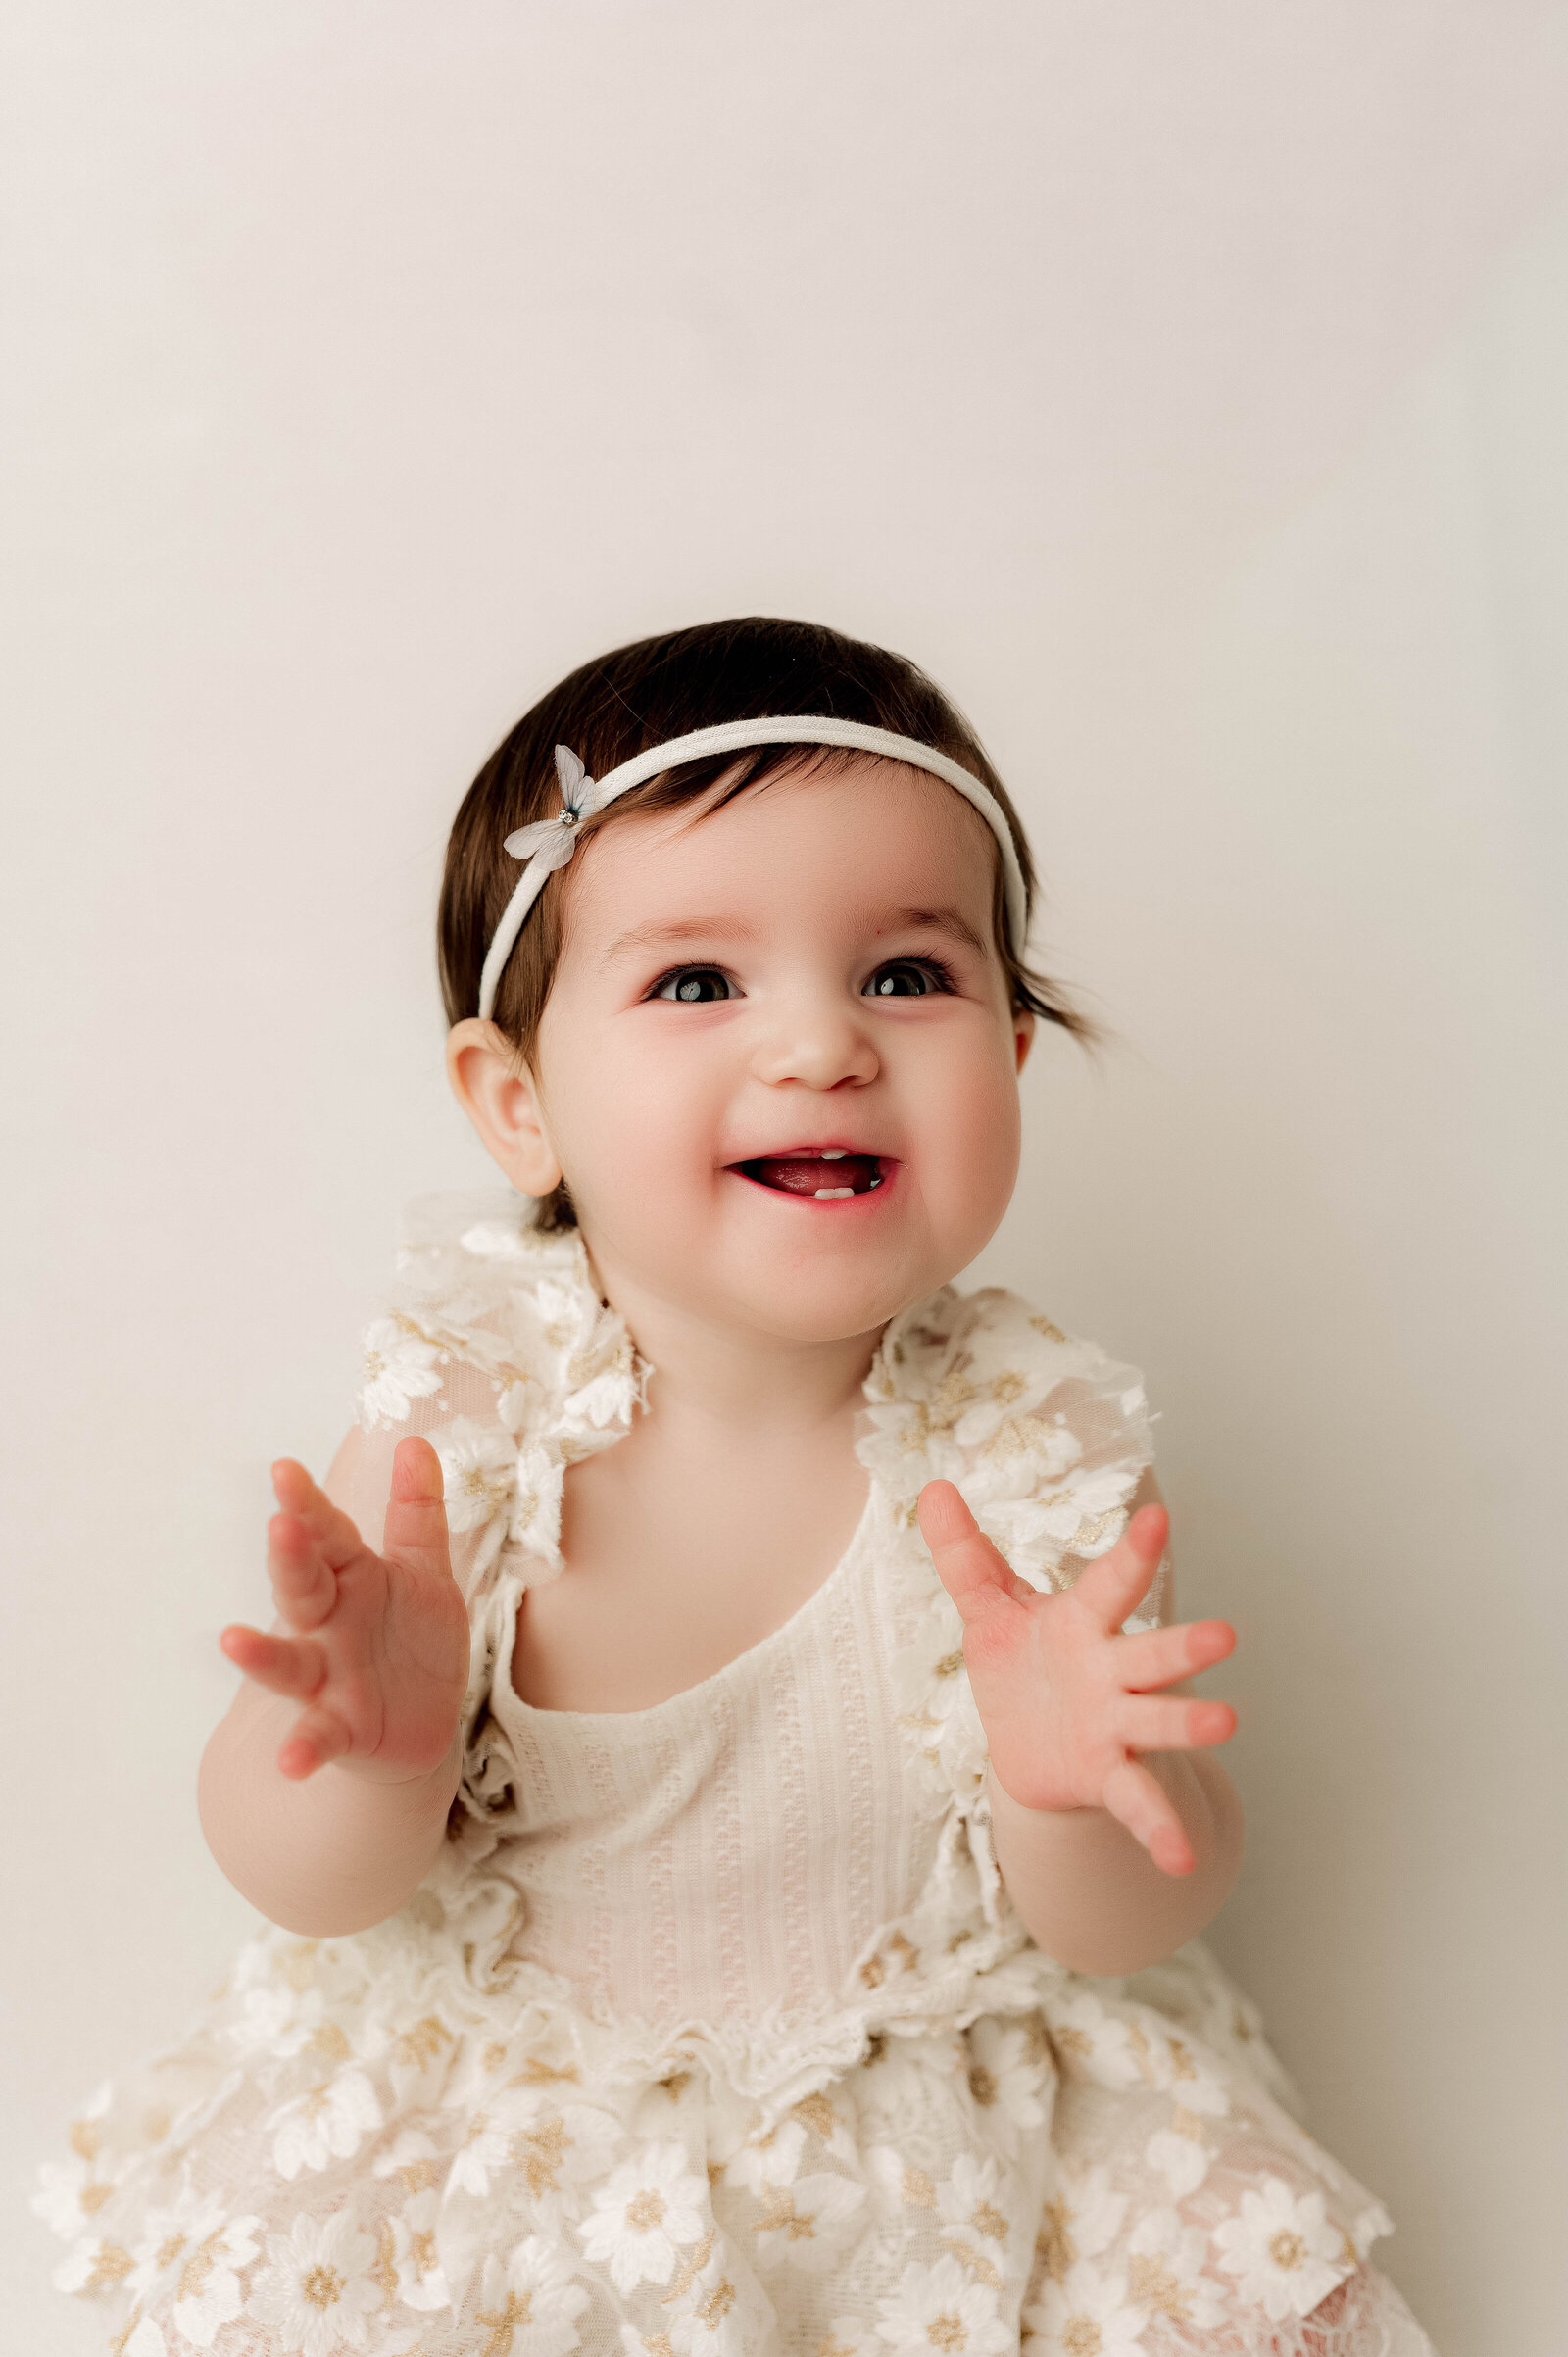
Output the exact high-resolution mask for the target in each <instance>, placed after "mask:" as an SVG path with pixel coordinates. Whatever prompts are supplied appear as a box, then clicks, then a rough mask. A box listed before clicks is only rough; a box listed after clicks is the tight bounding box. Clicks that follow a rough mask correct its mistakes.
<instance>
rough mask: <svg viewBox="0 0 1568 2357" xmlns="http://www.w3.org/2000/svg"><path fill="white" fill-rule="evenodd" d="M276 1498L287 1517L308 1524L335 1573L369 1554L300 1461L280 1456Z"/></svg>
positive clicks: (275, 1469)
mask: <svg viewBox="0 0 1568 2357" xmlns="http://www.w3.org/2000/svg"><path fill="white" fill-rule="evenodd" d="M272 1495H273V1497H274V1498H276V1499H277V1502H278V1504H279V1505H280V1506H281V1507H282V1509H283V1511H284V1513H285V1514H293V1515H295V1516H297V1517H298V1519H299V1520H300V1521H301V1522H303V1523H304V1525H305V1527H306V1529H307V1530H308V1531H309V1532H310V1534H311V1537H312V1538H313V1539H315V1540H317V1541H318V1542H319V1546H320V1548H321V1552H322V1554H323V1556H324V1558H325V1560H326V1562H327V1564H328V1565H329V1567H330V1568H331V1569H332V1570H333V1571H341V1570H342V1569H343V1567H344V1565H345V1564H346V1563H351V1562H352V1561H353V1560H354V1557H355V1556H356V1555H358V1554H361V1553H363V1552H364V1550H365V1541H364V1540H363V1539H362V1538H361V1536H360V1534H359V1531H358V1530H357V1529H356V1527H355V1525H354V1524H353V1523H352V1522H351V1521H350V1520H349V1517H348V1516H347V1514H345V1513H344V1511H343V1509H342V1507H341V1506H335V1505H334V1504H333V1503H332V1500H331V1499H330V1498H328V1496H327V1494H326V1492H325V1491H324V1490H323V1489H321V1488H320V1487H319V1485H318V1484H317V1483H316V1482H314V1481H312V1479H311V1477H310V1475H309V1473H307V1472H306V1470H305V1467H304V1466H303V1465H302V1464H301V1463H300V1462H299V1459H298V1458H297V1457H292V1456H280V1457H279V1458H278V1459H277V1462H276V1463H275V1464H274V1465H273V1467H272Z"/></svg>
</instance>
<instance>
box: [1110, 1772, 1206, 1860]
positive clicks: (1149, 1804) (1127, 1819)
mask: <svg viewBox="0 0 1568 2357" xmlns="http://www.w3.org/2000/svg"><path fill="white" fill-rule="evenodd" d="M1103 1797H1104V1804H1105V1807H1106V1808H1107V1809H1108V1810H1109V1812H1110V1814H1111V1815H1112V1816H1113V1817H1114V1818H1115V1819H1116V1820H1117V1822H1118V1824H1121V1825H1125V1826H1126V1828H1127V1831H1128V1832H1129V1833H1130V1834H1131V1835H1132V1837H1133V1839H1134V1841H1141V1842H1142V1843H1143V1845H1144V1847H1145V1848H1146V1849H1147V1850H1148V1852H1149V1854H1150V1856H1151V1857H1152V1859H1153V1861H1154V1864H1155V1865H1156V1866H1157V1867H1158V1868H1159V1870H1160V1872H1161V1874H1191V1873H1192V1871H1193V1868H1194V1867H1195V1866H1196V1865H1197V1863H1198V1860H1197V1858H1196V1857H1195V1856H1194V1854H1193V1845H1192V1843H1191V1842H1190V1841H1188V1839H1187V1836H1186V1834H1185V1833H1184V1832H1183V1831H1182V1821H1181V1819H1180V1817H1178V1816H1177V1814H1176V1810H1175V1807H1174V1805H1173V1803H1172V1801H1171V1797H1170V1794H1169V1793H1168V1792H1166V1791H1165V1788H1164V1786H1163V1785H1162V1784H1160V1783H1159V1781H1158V1779H1157V1778H1156V1777H1153V1776H1151V1774H1150V1773H1149V1770H1148V1769H1147V1768H1141V1767H1140V1766H1139V1765H1138V1762H1137V1761H1136V1760H1131V1759H1129V1760H1124V1761H1123V1762H1122V1764H1121V1766H1120V1767H1119V1768H1112V1769H1111V1771H1110V1774H1109V1775H1108V1776H1107V1777H1106V1779H1105V1790H1104V1795H1103Z"/></svg>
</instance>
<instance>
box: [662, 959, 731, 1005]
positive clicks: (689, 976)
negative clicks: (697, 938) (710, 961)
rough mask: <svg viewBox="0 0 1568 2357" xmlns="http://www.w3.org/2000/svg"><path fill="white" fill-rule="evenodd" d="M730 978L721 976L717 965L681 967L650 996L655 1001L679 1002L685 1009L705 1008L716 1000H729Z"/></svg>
mask: <svg viewBox="0 0 1568 2357" xmlns="http://www.w3.org/2000/svg"><path fill="white" fill-rule="evenodd" d="M733 995H734V994H733V993H732V992H731V990H730V986H729V976H728V975H727V974H721V973H720V972H719V970H718V967H717V966H716V965H681V966H677V967H676V968H675V971H674V972H673V973H672V974H666V975H665V976H664V979H663V980H662V982H656V983H655V985H654V987H653V990H652V991H651V992H650V994H649V996H650V997H651V998H655V999H673V1000H677V1001H678V1002H679V1003H680V1005H681V1006H683V1007H704V1006H709V1005H711V1003H712V1002H713V1000H715V999H728V998H731V997H732V996H733Z"/></svg>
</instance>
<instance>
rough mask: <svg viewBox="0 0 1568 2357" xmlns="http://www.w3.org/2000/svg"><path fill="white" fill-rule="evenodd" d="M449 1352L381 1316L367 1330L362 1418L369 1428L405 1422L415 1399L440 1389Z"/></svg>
mask: <svg viewBox="0 0 1568 2357" xmlns="http://www.w3.org/2000/svg"><path fill="white" fill-rule="evenodd" d="M445 1356H446V1353H445V1351H444V1350H440V1349H438V1348H437V1346H436V1345H435V1344H434V1343H431V1342H426V1341H425V1339H424V1337H423V1335H422V1334H416V1333H414V1332H412V1331H411V1329H410V1328H409V1327H408V1326H407V1325H405V1324H404V1323H403V1322H402V1320H401V1319H398V1318H395V1317H378V1318H376V1319H375V1320H374V1322H373V1323H372V1324H371V1325H369V1326H368V1327H367V1328H366V1332H365V1388H364V1390H363V1391H362V1392H361V1394H360V1421H361V1422H362V1423H363V1424H364V1426H365V1428H366V1430H367V1431H371V1430H373V1429H374V1428H375V1426H377V1425H380V1424H404V1423H407V1421H408V1414H409V1407H410V1405H411V1403H412V1402H413V1401H414V1400H416V1399H429V1398H430V1397H431V1396H432V1395H433V1394H434V1393H436V1392H438V1391H439V1390H440V1389H441V1376H440V1373H439V1368H440V1365H441V1362H442V1360H443V1359H444V1358H445Z"/></svg>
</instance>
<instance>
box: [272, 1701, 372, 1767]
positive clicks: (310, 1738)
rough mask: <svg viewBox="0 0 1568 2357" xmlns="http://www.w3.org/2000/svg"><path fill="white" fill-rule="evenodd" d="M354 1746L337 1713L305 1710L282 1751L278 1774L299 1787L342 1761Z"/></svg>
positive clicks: (285, 1741) (296, 1721)
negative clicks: (320, 1771)
mask: <svg viewBox="0 0 1568 2357" xmlns="http://www.w3.org/2000/svg"><path fill="white" fill-rule="evenodd" d="M353 1742H354V1738H353V1736H352V1735H351V1734H350V1732H349V1730H348V1728H347V1727H346V1726H345V1725H344V1723H343V1721H342V1720H341V1719H340V1718H339V1717H338V1715H337V1713H336V1711H335V1710H302V1711H301V1712H300V1715H299V1717H298V1718H297V1719H296V1720H295V1722H294V1724H293V1726H292V1728H291V1729H290V1730H289V1733H288V1735H287V1737H286V1738H285V1740H284V1742H283V1743H282V1744H281V1745H280V1747H279V1749H278V1754H277V1767H278V1773H279V1775H281V1776H286V1777H288V1778H289V1779H290V1781H291V1782H293V1783H296V1784H297V1783H299V1782H300V1781H301V1780H302V1779H303V1778H305V1777H307V1776H314V1775H315V1774H316V1771H317V1769H318V1768H324V1767H325V1766H326V1764H327V1762H328V1760H333V1759H340V1758H341V1757H342V1755H343V1753H344V1752H345V1751H347V1750H349V1749H350V1748H351V1747H352V1744H353Z"/></svg>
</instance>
